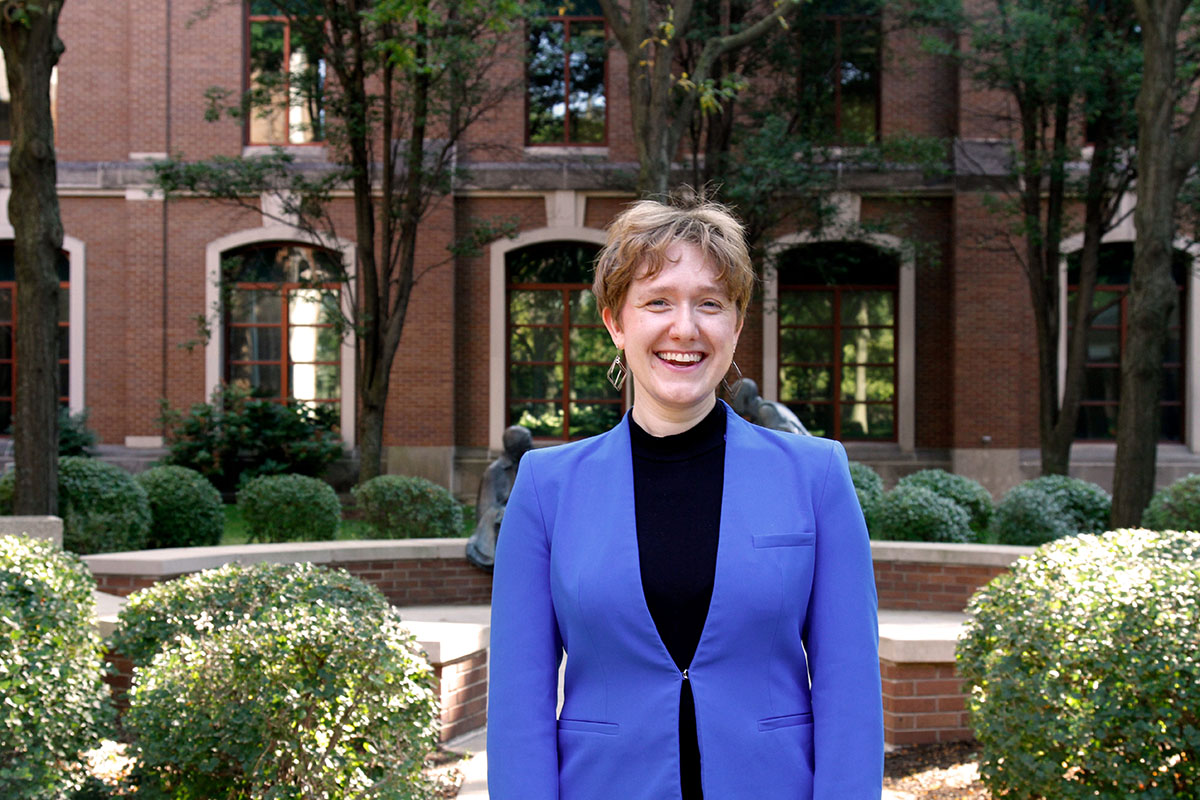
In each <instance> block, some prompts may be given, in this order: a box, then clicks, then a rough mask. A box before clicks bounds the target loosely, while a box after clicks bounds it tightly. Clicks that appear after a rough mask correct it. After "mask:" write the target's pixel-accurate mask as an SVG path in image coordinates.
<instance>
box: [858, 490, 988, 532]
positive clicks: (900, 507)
mask: <svg viewBox="0 0 1200 800" xmlns="http://www.w3.org/2000/svg"><path fill="white" fill-rule="evenodd" d="M871 535H872V536H873V537H875V538H876V539H892V540H899V541H916V542H970V541H973V539H974V537H973V536H972V533H971V517H970V515H969V514H967V512H966V511H964V510H963V508H962V506H960V505H959V504H958V503H955V502H954V501H953V500H947V499H946V498H945V497H942V496H941V495H938V494H934V493H933V492H932V491H930V490H929V489H925V488H923V487H920V486H911V485H910V486H897V487H896V488H895V489H892V490H891V491H890V492H888V493H887V494H885V495H884V496H883V498H882V499H881V500H880V501H879V502H878V503H877V504H876V505H875V510H874V512H873V513H872V515H871Z"/></svg>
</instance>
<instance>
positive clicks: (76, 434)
mask: <svg viewBox="0 0 1200 800" xmlns="http://www.w3.org/2000/svg"><path fill="white" fill-rule="evenodd" d="M87 422H88V411H87V410H86V409H85V410H83V411H80V412H79V413H78V414H72V413H71V412H70V411H69V410H67V409H65V408H59V409H58V454H59V455H60V456H90V455H92V448H93V447H95V446H96V432H95V431H94V430H92V429H91V428H89V427H88V424H87Z"/></svg>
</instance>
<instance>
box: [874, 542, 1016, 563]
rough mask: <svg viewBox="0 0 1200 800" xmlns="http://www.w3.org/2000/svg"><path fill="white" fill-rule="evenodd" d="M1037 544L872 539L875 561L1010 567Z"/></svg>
mask: <svg viewBox="0 0 1200 800" xmlns="http://www.w3.org/2000/svg"><path fill="white" fill-rule="evenodd" d="M1036 549H1037V548H1034V547H1021V546H1019V545H1012V544H942V543H940V542H881V541H872V542H871V558H872V559H873V560H875V561H912V562H918V563H923V564H965V565H969V566H979V567H1007V566H1009V565H1010V564H1012V563H1013V562H1015V561H1016V560H1017V559H1019V558H1021V557H1023V556H1027V555H1030V554H1032V553H1033V551H1034V550H1036Z"/></svg>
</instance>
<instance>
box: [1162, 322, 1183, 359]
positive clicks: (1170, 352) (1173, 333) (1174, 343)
mask: <svg viewBox="0 0 1200 800" xmlns="http://www.w3.org/2000/svg"><path fill="white" fill-rule="evenodd" d="M1179 333H1180V331H1179V329H1178V328H1172V329H1171V330H1168V331H1167V350H1166V355H1164V356H1163V363H1164V364H1178V363H1180V361H1181V360H1182V359H1183V342H1182V341H1180V338H1179Z"/></svg>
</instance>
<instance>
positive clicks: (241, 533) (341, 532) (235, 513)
mask: <svg viewBox="0 0 1200 800" xmlns="http://www.w3.org/2000/svg"><path fill="white" fill-rule="evenodd" d="M224 511H225V533H224V534H222V535H221V544H245V543H246V542H247V541H248V540H249V539H250V531H249V529H247V527H246V520H244V519H242V512H241V511H240V510H239V509H238V507H237V504H236V503H229V504H227V505H225V506H224ZM474 529H475V507H474V506H463V529H462V531H460V533H459V535H460V536H462V537H464V538H465V537H467V536H470V535H471V533H472V532H473V531H474ZM334 538H335V539H337V540H348V539H370V538H372V537H371V529H370V527H369V526H368V525H367V523H366V522H364V521H363V520H361V519H343V520H342V524H341V526H340V527H339V528H338V532H337V536H335V537H334Z"/></svg>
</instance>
